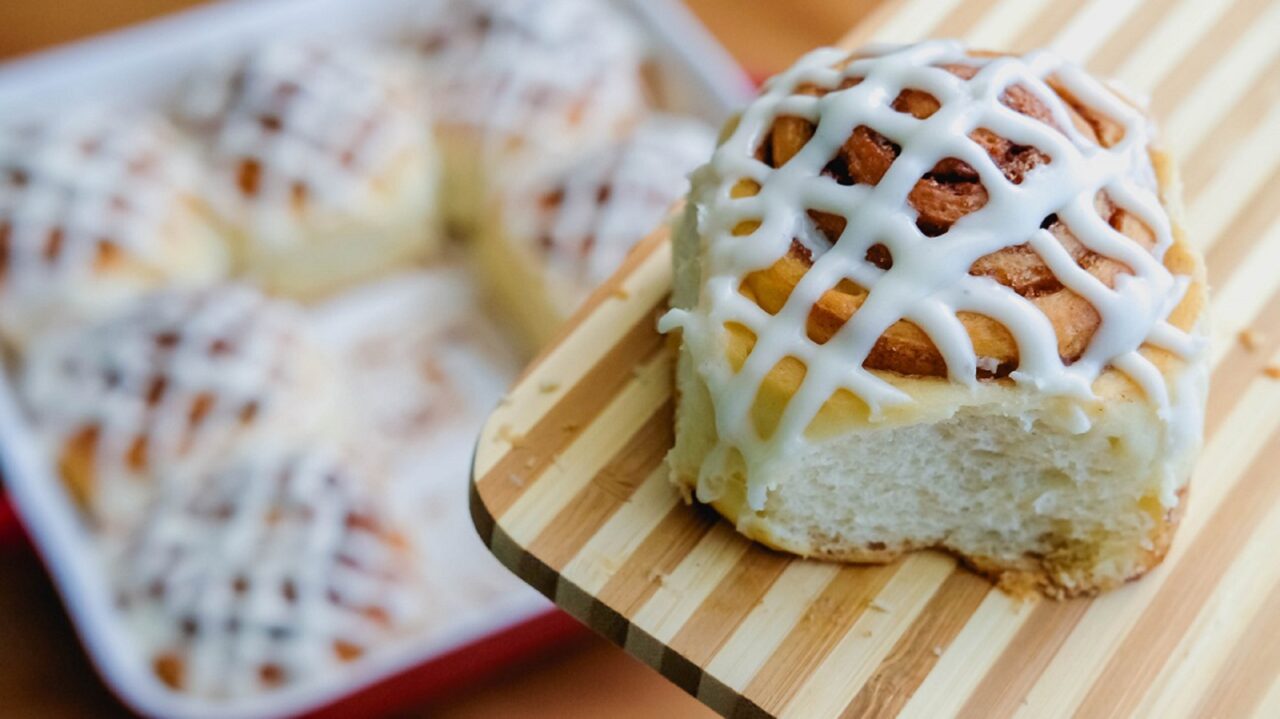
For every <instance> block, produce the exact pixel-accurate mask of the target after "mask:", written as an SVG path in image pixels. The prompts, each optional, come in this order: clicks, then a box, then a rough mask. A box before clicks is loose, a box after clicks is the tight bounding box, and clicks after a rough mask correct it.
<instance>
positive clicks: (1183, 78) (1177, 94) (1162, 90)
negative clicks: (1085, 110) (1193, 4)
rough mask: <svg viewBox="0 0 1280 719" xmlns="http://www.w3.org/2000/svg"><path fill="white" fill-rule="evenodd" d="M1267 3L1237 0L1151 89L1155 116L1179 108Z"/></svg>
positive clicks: (1263, 9)
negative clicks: (1180, 102)
mask: <svg viewBox="0 0 1280 719" xmlns="http://www.w3.org/2000/svg"><path fill="white" fill-rule="evenodd" d="M1268 5H1269V3H1267V2H1259V1H1256V0H1236V2H1235V3H1233V4H1232V6H1231V7H1230V8H1228V9H1227V11H1226V12H1225V13H1223V14H1222V15H1221V17H1219V18H1218V21H1217V22H1216V23H1214V25H1213V27H1212V28H1211V29H1210V30H1209V32H1206V33H1204V34H1203V35H1201V36H1200V40H1199V41H1198V42H1196V44H1195V46H1193V47H1192V48H1190V49H1189V50H1188V51H1187V52H1185V53H1183V55H1182V60H1180V61H1179V62H1178V63H1177V64H1176V65H1174V66H1173V68H1172V69H1170V71H1169V72H1168V73H1167V74H1165V76H1164V79H1163V80H1162V81H1161V82H1160V84H1159V85H1157V86H1156V87H1155V88H1154V89H1153V90H1152V93H1151V109H1152V112H1153V113H1154V114H1155V116H1156V117H1168V116H1169V115H1170V114H1171V113H1172V112H1173V111H1174V110H1175V109H1177V107H1178V101H1179V100H1181V99H1182V98H1183V96H1185V95H1186V94H1187V93H1188V92H1190V91H1191V89H1192V88H1194V87H1195V86H1196V85H1197V84H1198V83H1199V82H1200V81H1201V80H1203V79H1204V77H1205V75H1207V74H1208V73H1209V71H1210V70H1212V69H1213V68H1214V66H1215V65H1217V64H1218V61H1219V60H1221V59H1222V55H1223V53H1224V52H1226V50H1227V48H1230V47H1231V46H1232V45H1234V44H1235V43H1236V40H1237V39H1238V38H1239V37H1240V36H1241V35H1243V34H1244V33H1245V32H1246V31H1248V29H1249V28H1250V27H1251V26H1252V25H1253V24H1254V22H1256V21H1257V19H1258V16H1259V15H1261V14H1262V13H1263V11H1265V10H1266V9H1267V7H1268ZM1186 149H1187V150H1188V151H1189V150H1190V149H1191V148H1186Z"/></svg>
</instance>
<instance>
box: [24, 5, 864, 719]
mask: <svg viewBox="0 0 1280 719" xmlns="http://www.w3.org/2000/svg"><path fill="white" fill-rule="evenodd" d="M201 1H202V0H149V1H148V2H143V1H142V0H56V2H41V1H40V0H3V1H2V2H0V58H10V57H14V56H17V55H21V54H24V53H28V52H32V51H35V50H39V49H41V48H45V47H48V46H51V45H54V44H57V43H62V42H67V41H71V40H74V39H76V38H79V37H83V36H85V35H89V34H92V33H95V32H101V31H103V30H107V29H110V28H115V27H120V26H123V25H127V24H129V23H131V22H137V21H139V20H142V19H145V18H147V17H152V16H155V15H158V14H161V13H163V12H168V11H172V10H178V9H181V8H184V7H188V6H192V5H196V4H199V3H200V2H201ZM880 1H881V0H789V1H788V2H775V1H774V0H757V1H756V2H743V1H742V0H688V4H689V5H690V6H691V7H692V8H693V10H694V11H695V12H696V13H697V14H698V15H699V16H700V17H701V18H702V19H703V21H704V22H706V24H707V25H708V26H709V27H710V28H711V29H712V30H713V31H714V32H715V33H716V34H717V35H718V36H719V37H720V38H721V40H722V41H723V42H724V44H725V45H726V46H727V47H728V48H729V49H730V50H731V51H733V52H734V53H735V54H736V55H737V56H738V58H739V59H740V60H741V62H742V63H743V65H744V66H746V67H747V68H748V69H750V70H752V71H753V72H757V73H767V72H769V71H772V70H777V69H780V68H782V67H784V66H785V65H786V64H787V63H789V62H790V61H791V60H793V59H794V58H795V57H797V56H798V55H799V54H800V53H802V52H804V51H805V50H808V49H809V48H811V47H813V46H814V45H817V44H821V43H827V42H831V41H834V40H835V39H836V38H837V37H839V36H840V35H841V34H843V32H844V31H845V30H846V29H848V28H849V27H850V26H852V25H853V23H854V22H855V21H856V20H857V19H858V18H860V17H862V16H863V15H864V14H865V13H866V12H867V11H868V10H869V9H870V8H872V7H874V6H875V5H877V4H879V2H880ZM118 714H123V711H122V710H121V709H119V707H118V705H117V704H116V703H115V701H114V700H113V699H112V698H111V696H110V695H109V694H108V693H107V691H106V690H105V689H104V688H103V686H102V685H101V683H99V682H98V680H97V677H96V675H95V674H94V672H93V669H92V668H91V667H90V666H89V663H88V662H87V660H86V659H85V657H84V654H83V653H82V652H81V650H80V647H79V645H78V643H77V642H76V638H75V635H74V633H73V631H72V629H71V626H70V624H69V623H68V621H67V619H66V617H65V616H64V615H63V613H62V609H61V607H60V605H59V603H58V599H57V595H56V594H55V593H54V591H53V589H52V587H51V586H50V584H49V582H48V580H47V579H46V578H45V576H44V572H43V570H42V569H41V567H40V565H39V563H38V562H37V561H36V559H35V558H34V556H33V555H32V554H31V552H30V550H28V549H25V548H15V549H4V550H0V716H6V717H8V716H41V717H60V716H67V717H80V716H90V715H92V716H97V717H104V716H112V715H118ZM412 714H415V715H422V714H430V715H431V716H435V717H450V718H455V719H461V718H463V717H485V718H494V717H517V716H519V717H521V718H522V719H536V717H541V716H546V717H564V718H566V719H573V718H574V717H583V718H587V717H603V716H608V717H616V718H619V719H626V718H628V717H637V718H638V717H651V716H662V717H666V718H668V719H678V718H680V717H705V716H709V715H710V712H709V711H708V710H706V709H705V708H703V707H702V705H700V704H698V703H697V702H695V701H694V700H693V699H692V698H690V697H689V696H687V695H686V694H685V693H684V692H682V691H680V690H679V689H677V688H675V687H674V686H673V685H671V684H669V683H668V682H667V681H666V680H665V679H663V678H662V677H660V676H659V675H658V674H656V673H654V672H653V671H651V670H650V669H648V668H647V667H644V666H642V665H640V664H639V663H638V662H635V661H634V660H632V659H631V658H630V657H628V656H626V655H625V654H623V653H622V652H621V651H619V650H617V649H614V648H613V647H612V646H611V645H609V644H607V643H606V642H604V641H603V640H600V639H595V638H591V639H586V640H584V641H582V642H581V643H579V644H578V645H576V646H573V647H569V648H566V649H565V650H563V651H561V652H559V653H558V654H555V655H553V656H550V657H546V658H544V659H543V660H542V661H540V662H539V663H538V664H536V665H534V666H528V667H518V668H514V669H512V670H510V671H509V672H507V673H506V674H503V675H501V676H499V677H496V678H494V679H492V680H490V681H488V682H486V683H484V684H482V685H480V686H476V687H471V688H469V689H466V690H464V691H463V692H462V693H460V694H458V695H457V696H455V697H453V698H450V699H447V700H445V701H443V702H441V703H437V704H435V705H433V706H430V707H422V708H420V709H419V710H417V711H415V712H412Z"/></svg>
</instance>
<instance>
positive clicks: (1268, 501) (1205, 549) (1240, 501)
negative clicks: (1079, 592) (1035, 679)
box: [1079, 432, 1280, 717]
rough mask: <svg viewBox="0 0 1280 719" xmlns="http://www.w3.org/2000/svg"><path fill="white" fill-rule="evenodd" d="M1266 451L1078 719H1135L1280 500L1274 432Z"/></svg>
mask: <svg viewBox="0 0 1280 719" xmlns="http://www.w3.org/2000/svg"><path fill="white" fill-rule="evenodd" d="M1263 447H1264V449H1263V452H1262V453H1261V454H1259V455H1258V456H1257V457H1256V458H1255V460H1254V461H1253V463H1252V464H1251V465H1250V467H1249V469H1248V470H1247V472H1246V473H1245V477H1244V479H1242V480H1241V481H1240V483H1239V484H1237V485H1236V486H1235V487H1233V488H1232V490H1231V493H1230V494H1229V495H1227V498H1226V499H1224V500H1223V502H1222V504H1220V505H1219V506H1218V508H1217V509H1216V510H1215V511H1214V513H1213V517H1212V519H1210V520H1209V523H1208V524H1206V525H1205V527H1204V530H1203V531H1202V532H1200V534H1199V535H1198V536H1197V537H1196V541H1195V542H1194V543H1193V544H1192V545H1191V547H1190V548H1189V549H1188V550H1187V552H1186V554H1185V555H1184V556H1183V557H1182V559H1181V560H1180V561H1179V562H1178V563H1177V564H1176V565H1175V566H1174V567H1173V568H1172V569H1171V571H1170V574H1169V578H1168V579H1167V580H1166V581H1165V585H1164V586H1163V587H1161V591H1160V593H1158V594H1157V595H1156V596H1155V599H1154V600H1153V601H1152V602H1151V604H1150V605H1149V606H1148V607H1147V609H1146V611H1145V612H1143V614H1142V617H1141V618H1140V619H1139V620H1138V622H1137V624H1135V625H1134V626H1133V627H1132V628H1131V629H1130V630H1129V631H1128V633H1127V634H1126V635H1125V639H1124V642H1123V643H1122V644H1121V645H1120V647H1119V648H1118V649H1117V650H1116V651H1115V653H1113V654H1112V655H1111V659H1110V661H1108V662H1107V666H1106V668H1105V669H1104V670H1103V671H1102V673H1101V674H1100V675H1099V677H1098V681H1097V682H1095V683H1094V685H1093V686H1092V687H1091V688H1090V689H1089V693H1088V694H1087V695H1086V696H1085V699H1084V702H1083V703H1082V704H1081V705H1080V709H1079V715H1080V716H1086V717H1125V716H1129V715H1131V714H1132V712H1133V709H1134V707H1136V706H1137V705H1138V702H1140V701H1141V700H1142V697H1143V696H1145V695H1146V692H1147V690H1148V689H1149V688H1150V685H1151V681H1152V680H1153V679H1154V678H1155V677H1156V675H1157V674H1158V673H1159V672H1160V670H1161V669H1162V668H1163V667H1164V665H1165V664H1166V662H1168V660H1169V657H1170V655H1171V654H1172V653H1173V650H1174V649H1175V648H1177V646H1178V641H1179V640H1180V639H1181V638H1182V637H1183V635H1184V634H1185V633H1186V631H1187V628H1188V627H1189V626H1190V625H1191V622H1193V621H1194V620H1195V617H1196V615H1197V614H1199V612H1200V609H1201V608H1202V607H1203V606H1204V603H1205V601H1206V600H1207V599H1208V598H1209V596H1210V594H1212V592H1213V590H1214V588H1215V587H1216V586H1217V585H1218V582H1219V581H1221V579H1222V575H1223V574H1225V573H1226V571H1227V568H1228V567H1229V566H1230V565H1231V560H1232V558H1233V557H1234V556H1235V554H1236V552H1237V551H1239V549H1240V547H1242V546H1244V544H1245V543H1246V542H1247V541H1248V540H1249V537H1250V535H1251V534H1252V533H1253V530H1254V528H1255V527H1256V526H1257V525H1258V523H1259V522H1260V521H1262V518H1263V517H1265V516H1266V514H1267V512H1268V511H1270V510H1271V508H1272V507H1273V506H1274V505H1275V502H1276V501H1277V500H1280V482H1276V481H1274V479H1275V471H1274V470H1275V467H1276V466H1277V464H1280V432H1275V433H1273V434H1272V441H1270V442H1268V443H1266V444H1264V445H1263Z"/></svg>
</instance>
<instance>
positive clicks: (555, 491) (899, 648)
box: [472, 0, 1280, 718]
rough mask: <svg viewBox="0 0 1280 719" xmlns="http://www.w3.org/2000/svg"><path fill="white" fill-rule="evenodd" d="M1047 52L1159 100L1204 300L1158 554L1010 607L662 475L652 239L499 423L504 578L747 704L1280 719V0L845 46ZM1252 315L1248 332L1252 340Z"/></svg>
mask: <svg viewBox="0 0 1280 719" xmlns="http://www.w3.org/2000/svg"><path fill="white" fill-rule="evenodd" d="M926 36H961V37H965V38H967V39H968V40H970V41H971V42H972V43H973V44H975V45H981V46H987V47H993V48H999V49H1010V50H1015V51H1017V50H1025V49H1029V48H1031V47H1034V46H1040V45H1047V46H1051V47H1053V48H1055V49H1056V50H1058V51H1059V52H1062V53H1064V54H1067V55H1070V56H1072V57H1074V58H1075V59H1076V60H1078V61H1080V62H1083V63H1085V64H1086V65H1088V66H1089V67H1090V68H1091V69H1093V70H1094V71H1096V72H1099V73H1103V74H1107V75H1110V76H1113V77H1115V78H1117V80H1118V81H1119V82H1120V83H1122V84H1123V85H1124V86H1126V87H1127V88H1130V89H1131V90H1132V91H1133V92H1135V93H1137V94H1143V95H1149V96H1150V99H1151V106H1152V108H1153V110H1154V112H1155V113H1156V115H1157V118H1158V120H1159V121H1160V122H1161V124H1162V126H1163V128H1164V130H1165V134H1166V137H1167V142H1168V143H1169V144H1170V145H1171V146H1172V147H1173V148H1174V149H1175V151H1176V153H1177V155H1178V156H1179V157H1180V158H1181V159H1182V162H1181V164H1182V167H1183V168H1184V171H1185V182H1186V197H1185V199H1186V206H1187V208H1188V226H1189V230H1190V233H1191V235H1192V237H1193V239H1194V241H1195V242H1196V243H1197V244H1198V245H1199V246H1200V247H1201V248H1202V249H1203V250H1204V251H1205V253H1206V254H1207V257H1208V264H1209V276H1210V282H1211V285H1212V287H1213V290H1214V297H1213V306H1212V309H1211V323H1212V328H1213V336H1214V337H1213V340H1214V344H1213V350H1212V360H1213V366H1214V370H1213V380H1212V382H1213V384H1212V391H1211V396H1210V402H1209V407H1208V412H1207V427H1206V445H1205V450H1204V453H1203V457H1202V459H1201V462H1200V465H1199V470H1198V471H1197V473H1196V476H1195V478H1194V480H1193V484H1192V488H1193V489H1192V493H1191V501H1190V504H1189V508H1188V512H1187V514H1186V517H1185V519H1184V520H1183V525H1182V528H1181V529H1180V531H1179V534H1178V537H1177V540H1176V541H1175V543H1174V546H1173V548H1172V550H1171V552H1170V554H1169V556H1168V558H1167V559H1166V561H1165V563H1164V565H1163V566H1162V567H1161V568H1159V569H1158V570H1156V571H1154V572H1152V573H1151V574H1150V575H1149V576H1148V577H1146V578H1145V579H1143V580H1142V581H1139V582H1136V583H1133V584H1131V585H1129V586H1127V587H1125V588H1123V589H1120V590H1117V591H1115V592H1112V593H1110V594H1107V595H1105V596H1103V597H1101V598H1098V599H1094V600H1074V601H1069V602H1048V601H1045V602H1018V601H1015V600H1011V599H1010V598H1008V597H1006V596H1005V595H1003V594H1001V593H1000V592H997V591H994V590H992V589H991V588H990V586H989V585H988V584H987V583H985V582H984V581H982V580H980V579H978V578H976V577H974V576H972V575H970V574H968V573H967V572H965V571H964V570H963V569H959V568H957V567H956V564H955V562H954V561H953V560H952V559H950V558H948V557H945V556H942V555H939V554H933V553H921V554H916V555H913V556H910V557H908V558H906V559H904V560H903V561H901V562H899V563H896V564H893V565H889V566H884V567H874V566H870V567H858V566H838V565H831V564H822V563H817V562H810V561H804V560H799V559H794V558H790V557H786V556H783V555H780V554H777V553H774V552H770V551H768V550H766V549H764V548H762V547H759V546H756V545H752V544H751V543H749V542H747V541H745V540H743V539H741V538H740V537H738V536H737V535H736V534H735V533H734V532H733V531H732V529H731V528H730V527H729V526H727V525H726V524H724V523H722V522H720V521H718V520H717V519H716V518H715V517H714V516H713V515H712V514H711V513H709V512H707V511H705V510H702V509H699V508H693V507H689V506H686V505H685V504H684V503H683V502H682V501H680V499H679V498H678V496H677V494H676V492H675V490H674V489H672V488H671V487H670V486H669V485H668V483H667V480H666V477H665V475H664V472H663V469H662V460H663V455H664V453H665V451H666V449H667V447H669V446H670V443H671V441H672V429H671V416H672V406H673V405H672V401H673V400H672V398H671V377H670V372H671V366H670V364H671V355H670V353H669V351H668V350H667V349H666V347H665V344H666V343H665V341H664V339H663V338H661V337H660V336H659V335H658V334H657V333H656V332H655V330H654V320H655V318H656V317H657V315H658V314H659V313H660V312H661V310H662V307H663V305H664V302H665V298H666V294H667V292H668V290H669V287H670V279H671V278H670V273H671V271H670V245H669V243H668V238H667V237H666V234H665V232H659V233H657V234H656V235H655V236H653V237H651V238H650V239H649V240H647V241H646V242H645V243H644V244H643V245H642V246H641V247H640V248H638V249H637V251H636V252H635V253H634V254H633V255H632V257H631V258H630V259H629V261H628V264H627V266H626V267H625V268H624V270H623V271H622V272H621V273H620V274H619V276H618V277H617V278H615V279H614V280H613V281H612V283H610V284H609V285H607V286H606V287H604V288H602V289H601V290H600V291H599V292H598V293H597V294H596V295H595V297H594V298H593V300H592V301H591V302H590V303H589V306H588V308H587V309H586V310H584V312H582V313H580V314H579V316H578V317H577V318H576V319H575V320H574V321H573V322H572V323H571V326H570V328H569V329H568V330H566V333H565V334H564V335H563V336H562V338H561V340H560V341H559V342H558V343H557V344H555V345H554V346H553V347H552V348H551V349H550V350H548V351H547V352H546V353H545V354H544V355H543V356H542V357H541V358H540V359H539V360H538V361H537V362H535V363H534V365H533V366H532V367H531V368H530V369H529V370H528V371H527V372H526V374H525V376H524V378H523V379H522V381H521V382H520V383H519V384H518V385H517V387H515V388H514V389H513V391H512V393H511V394H510V395H509V397H508V398H507V399H506V400H505V401H504V403H503V405H502V406H500V407H499V408H498V409H497V411H496V412H495V413H494V416H493V418H492V419H491V420H490V422H489V424H488V426H487V428H486V431H485V434H484V436H483V438H482V439H481V442H480V446H479V447H478V449H477V454H476V468H475V478H474V485H473V493H472V507H473V515H474V516H475V519H476V524H477V527H478V528H479V529H480V533H481V535H482V536H483V537H484V539H485V541H486V542H487V543H488V544H489V545H490V547H492V549H493V550H494V552H495V554H497V556H498V557H499V558H500V559H502V561H503V562H505V563H506V564H507V566H509V567H511V568H512V570H513V571H515V572H516V573H517V574H519V575H520V576H522V577H523V578H525V579H526V580H527V581H529V582H530V583H532V584H533V585H534V586H536V587H538V588H539V589H540V590H541V591H542V592H544V593H545V594H547V595H548V596H550V597H552V598H554V599H555V600H556V601H557V602H558V603H559V604H560V605H561V606H563V607H565V608H566V609H567V610H568V611H570V612H571V613H573V614H574V615H575V616H577V617H579V618H580V619H582V620H583V621H584V622H586V623H588V624H590V625H591V626H593V627H595V628H596V629H597V630H599V631H600V632H602V633H603V634H605V635H606V636H608V637H609V638H610V639H612V640H613V641H615V642H617V643H618V644H620V645H622V646H625V647H626V648H627V649H628V650H629V651H631V652H632V653H633V654H635V655H636V656H638V657H640V658H641V659H642V660H643V661H645V662H647V663H649V664H650V665H652V666H653V667H654V668H656V669H658V670H659V671H662V672H663V673H664V674H665V675H666V676H668V677H669V678H670V679H671V680H672V681H674V682H675V683H677V684H678V685H680V686H681V687H683V688H684V689H685V690H687V691H689V692H690V693H692V694H694V695H696V696H697V697H699V698H700V699H702V700H703V701H704V702H706V703H707V704H708V705H710V706H711V707H712V708H713V709H715V710H717V711H719V712H721V713H723V714H726V715H732V716H756V715H760V716H763V715H777V716H796V717H815V716H855V717H864V716H889V715H903V716H912V717H938V716H952V715H958V716H966V717H993V716H1021V717H1037V718H1039V717H1058V716H1085V717H1113V716H1116V717H1118V716H1132V715H1140V716H1160V717H1182V716H1204V715H1211V714H1212V715H1220V716H1232V717H1235V716H1250V715H1254V716H1278V715H1280V650H1277V648H1276V647H1277V644H1276V642H1275V636H1276V633H1277V632H1280V563H1276V562H1275V561H1274V557H1273V556H1272V554H1273V550H1272V547H1274V546H1277V544H1280V476H1278V475H1277V472H1276V469H1275V468H1276V467H1277V466H1280V411H1277V409H1276V408H1277V407H1280V381H1277V380H1276V379H1273V378H1271V377H1269V376H1267V375H1266V374H1265V373H1264V372H1263V368H1264V367H1265V366H1267V365H1277V364H1278V363H1280V272H1277V270H1276V268H1277V267H1280V218H1278V213H1277V211H1276V208H1277V207H1280V43H1277V42H1276V40H1275V38H1277V37H1280V2H1275V1H1264V0H1089V1H1088V2H1082V3H1060V2H1052V0H966V1H964V2H957V1H955V0H928V1H926V0H907V1H906V2H890V3H887V4H886V5H884V6H882V8H881V9H880V10H878V11H877V12H874V13H872V14H871V15H869V16H868V17H867V18H866V20H865V21H864V22H863V23H861V24H860V25H859V26H858V27H857V28H855V30H854V31H853V32H852V33H850V35H849V37H848V38H847V39H846V41H845V42H846V44H849V45H856V44H858V43H860V42H865V41H868V40H873V39H874V40H883V41H898V42H904V41H911V40H916V39H920V38H922V37H926ZM1246 328H1253V329H1254V330H1256V333H1257V342H1256V343H1255V346H1254V347H1253V348H1252V349H1250V348H1247V347H1245V346H1244V345H1243V344H1242V343H1240V342H1239V341H1238V340H1237V337H1238V335H1239V333H1240V332H1241V331H1242V330H1244V329H1246Z"/></svg>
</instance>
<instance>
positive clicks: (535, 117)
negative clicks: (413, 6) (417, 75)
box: [407, 0, 645, 232]
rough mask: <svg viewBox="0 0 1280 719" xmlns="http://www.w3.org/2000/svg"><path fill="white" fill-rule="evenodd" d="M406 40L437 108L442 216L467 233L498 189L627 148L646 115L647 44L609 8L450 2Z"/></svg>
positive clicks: (571, 1) (588, 1)
mask: <svg viewBox="0 0 1280 719" xmlns="http://www.w3.org/2000/svg"><path fill="white" fill-rule="evenodd" d="M407 41H408V44H409V45H410V46H411V47H413V48H414V49H416V50H417V52H418V53H419V54H420V56H421V58H422V60H423V65H424V67H425V70H426V76H427V84H428V89H429V92H430V96H431V97H432V98H434V99H435V110H436V125H435V127H436V133H437V138H438V139H439V141H440V145H441V150H442V152H443V153H444V156H445V164H446V167H447V173H446V182H445V186H444V193H443V201H442V207H443V211H444V212H445V214H446V215H447V220H448V221H449V222H450V223H451V225H453V226H454V227H455V229H457V230H459V231H462V232H470V231H472V230H473V228H474V226H475V225H476V224H477V223H478V222H479V221H481V220H482V219H483V218H484V217H486V216H487V215H488V214H490V213H491V211H492V207H491V204H492V202H493V196H492V195H493V193H494V192H495V191H496V190H498V189H500V188H501V187H503V186H505V185H506V184H507V183H509V182H512V181H517V180H519V179H521V178H527V177H528V176H529V175H530V174H531V173H533V174H536V173H540V172H544V171H546V169H547V168H550V167H555V166H563V165H564V164H565V163H566V162H568V161H571V160H572V159H573V158H575V157H578V156H580V155H581V154H582V153H583V152H586V151H589V150H590V149H592V148H595V147H600V146H602V145H605V144H607V143H609V142H611V141H613V140H616V139H618V138H619V137H620V136H621V135H622V134H623V133H625V132H626V131H627V130H628V129H629V128H630V127H631V126H632V125H633V124H634V123H635V122H636V121H637V119H638V118H639V117H640V115H641V114H642V113H643V112H644V109H645V88H644V82H643V78H642V59H643V55H642V50H641V44H640V41H639V39H638V35H637V34H636V33H635V32H633V30H632V28H631V27H630V25H629V24H628V21H627V20H626V19H625V18H624V17H623V16H622V15H621V14H620V13H618V12H616V11H614V10H613V9H612V8H610V7H609V6H608V3H600V2H593V1H592V0H445V2H442V3H439V4H438V5H437V6H434V7H433V9H432V11H430V12H427V13H424V14H423V16H422V17H421V19H420V23H419V27H417V28H415V29H414V30H413V31H412V32H410V33H408V37H407Z"/></svg>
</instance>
